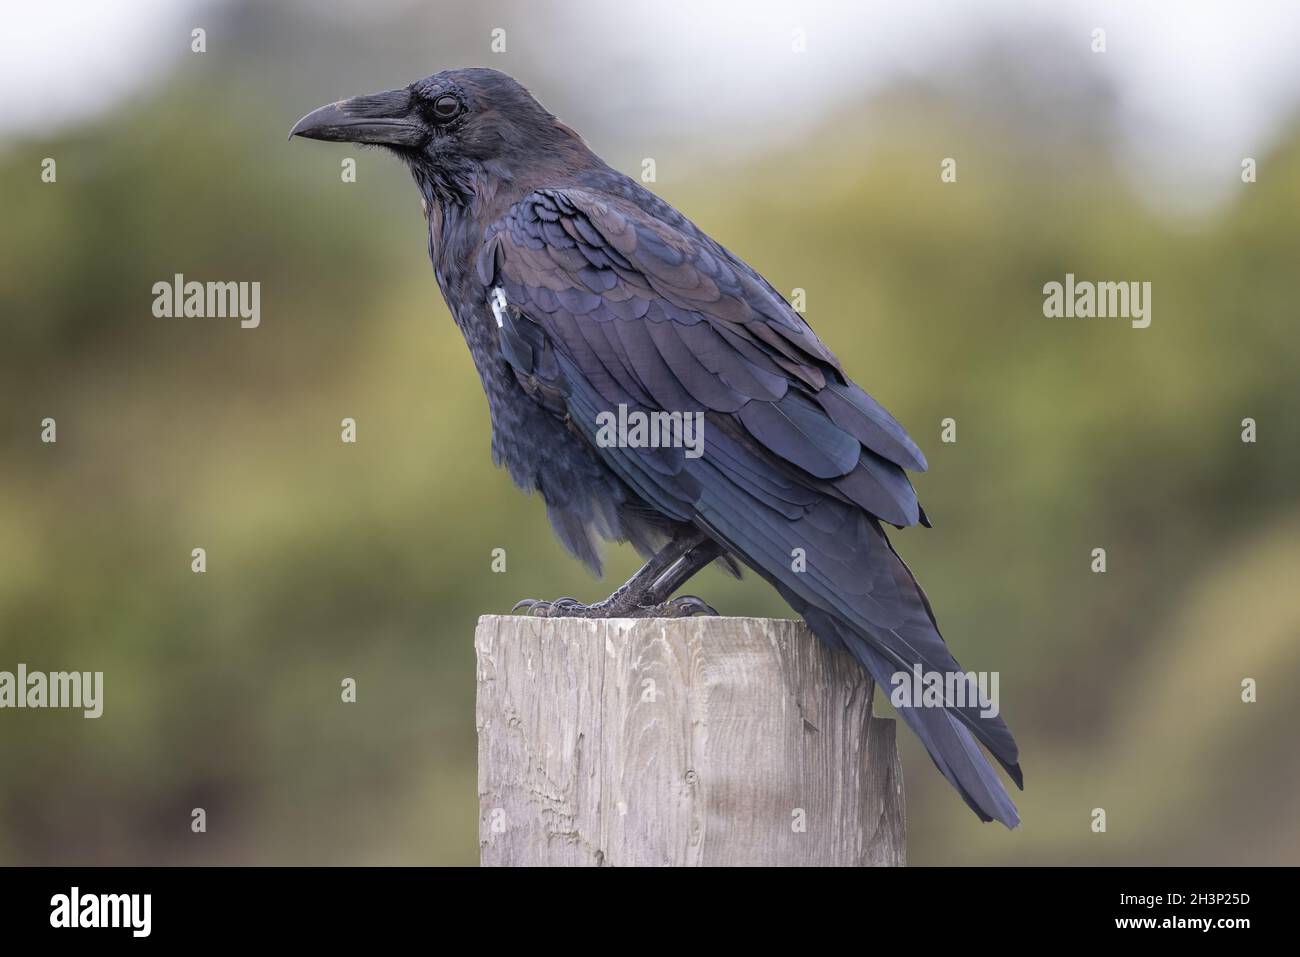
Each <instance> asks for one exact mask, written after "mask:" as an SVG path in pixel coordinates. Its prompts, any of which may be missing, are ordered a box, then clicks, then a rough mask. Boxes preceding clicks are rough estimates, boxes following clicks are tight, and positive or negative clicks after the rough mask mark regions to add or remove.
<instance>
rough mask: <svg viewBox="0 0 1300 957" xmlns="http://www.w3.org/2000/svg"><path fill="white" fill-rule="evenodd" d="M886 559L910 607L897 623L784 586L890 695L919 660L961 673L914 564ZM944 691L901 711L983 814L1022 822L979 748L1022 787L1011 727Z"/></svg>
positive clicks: (817, 629) (816, 627) (819, 631)
mask: <svg viewBox="0 0 1300 957" xmlns="http://www.w3.org/2000/svg"><path fill="white" fill-rule="evenodd" d="M881 534H882V537H883V532H882V533H881ZM876 560H880V559H879V558H877V559H876ZM884 560H886V561H890V562H893V563H896V565H895V567H894V568H893V569H892V571H893V578H894V579H895V581H896V582H897V583H898V585H899V586H900V588H899V593H900V594H901V595H902V596H903V597H904V598H905V599H906V600H907V602H906V603H907V604H908V605H910V606H912V607H911V608H909V612H910V613H909V614H907V615H905V616H904V617H903V619H902V623H901V624H900V625H898V626H896V627H894V628H889V629H881V628H875V627H867V626H865V625H864V624H863V623H861V622H859V623H851V622H850V621H849V620H847V617H846V616H845V615H843V614H842V611H841V610H833V611H832V610H827V609H825V608H822V607H818V606H815V605H812V604H810V603H809V602H808V601H807V600H806V599H805V598H802V597H801V596H799V595H797V594H795V593H794V592H793V591H791V590H789V589H788V588H786V587H782V586H780V585H778V588H779V589H780V591H781V592H782V594H783V596H784V597H785V599H786V601H788V602H790V604H791V606H792V607H794V608H795V610H796V611H798V612H799V613H800V614H801V615H803V617H804V620H805V621H807V622H808V625H809V627H811V628H812V630H813V633H814V634H816V635H817V637H818V638H820V639H821V640H822V641H825V642H826V643H827V644H829V645H831V646H832V647H836V648H842V649H844V650H845V651H847V652H848V653H849V654H851V655H852V656H853V657H854V658H855V659H856V660H857V661H858V662H859V663H860V664H861V665H862V666H863V667H864V668H865V669H866V670H867V671H868V672H869V673H870V675H871V677H872V679H873V680H874V681H875V682H876V684H877V685H878V686H879V687H880V688H881V689H884V690H885V692H886V693H888V689H890V688H891V687H893V686H894V683H895V676H896V675H899V674H900V673H903V674H905V675H907V676H908V677H909V678H910V677H911V676H912V674H913V673H914V669H915V668H916V667H918V666H919V667H920V668H921V669H922V670H923V671H925V672H939V673H941V674H944V675H948V674H952V675H957V674H960V673H961V671H960V666H959V665H958V664H957V662H956V660H955V659H954V658H953V657H952V655H951V654H950V653H949V652H948V649H947V647H946V646H945V645H944V643H943V639H942V637H941V636H940V635H939V630H938V627H937V625H936V624H935V620H934V614H933V612H932V611H931V609H930V605H929V602H928V600H927V599H926V597H925V594H924V593H923V592H922V591H921V588H920V586H919V585H918V584H917V583H916V580H915V579H914V578H913V577H912V574H911V572H910V570H908V568H907V566H906V565H905V564H904V563H903V561H902V559H901V558H899V557H898V555H897V553H895V552H894V551H893V549H892V547H891V548H889V549H888V552H887V556H886V557H885V559H884ZM945 688H946V686H945ZM942 694H943V700H942V703H941V704H926V703H923V702H910V703H902V704H900V703H899V702H898V701H895V703H894V704H895V709H896V710H897V711H898V713H899V714H900V715H901V716H902V718H903V720H904V721H905V722H907V725H908V727H910V728H911V729H912V731H913V732H915V734H916V736H917V737H918V738H920V739H921V742H922V743H923V744H924V745H925V749H926V751H928V752H929V753H930V757H931V759H932V760H933V761H934V763H935V765H936V767H938V769H939V771H940V772H941V773H942V774H943V776H944V777H945V778H947V779H948V781H949V783H951V784H952V786H953V787H954V788H956V789H957V792H958V793H959V794H960V795H961V796H962V799H963V800H964V801H965V802H966V804H967V805H968V806H969V807H970V809H971V810H972V811H974V812H975V813H976V814H977V815H978V816H979V818H980V819H981V820H983V821H999V822H1001V823H1002V824H1004V825H1006V826H1007V827H1008V828H1014V827H1016V826H1017V825H1018V824H1019V823H1020V815H1019V814H1018V813H1017V811H1016V806H1015V804H1014V803H1013V802H1012V800H1011V797H1010V795H1008V793H1007V790H1006V788H1005V787H1003V785H1002V781H1001V779H1000V778H999V777H998V774H997V772H996V771H995V770H994V769H993V767H992V765H991V764H990V763H989V761H988V759H987V758H986V757H985V755H984V752H983V751H982V750H981V748H980V744H981V743H982V744H983V745H984V747H986V748H987V749H988V751H989V753H990V754H992V755H993V757H995V758H996V759H997V760H998V762H999V763H1000V764H1001V765H1002V767H1003V768H1005V769H1006V771H1007V774H1008V775H1009V776H1010V777H1011V779H1012V780H1013V781H1014V782H1015V784H1016V786H1017V787H1018V788H1022V789H1023V787H1024V778H1023V775H1022V773H1021V770H1020V764H1019V753H1018V749H1017V747H1016V743H1015V740H1014V739H1013V738H1012V736H1011V730H1010V729H1009V728H1008V727H1007V725H1006V722H1005V721H1003V720H1002V718H1001V716H1000V715H996V714H994V715H984V714H982V713H981V710H980V705H979V704H978V703H977V702H972V701H969V700H967V701H966V702H961V701H955V700H952V699H950V698H948V697H947V692H946V690H945V691H944V692H943V693H942ZM977 742H978V743H977Z"/></svg>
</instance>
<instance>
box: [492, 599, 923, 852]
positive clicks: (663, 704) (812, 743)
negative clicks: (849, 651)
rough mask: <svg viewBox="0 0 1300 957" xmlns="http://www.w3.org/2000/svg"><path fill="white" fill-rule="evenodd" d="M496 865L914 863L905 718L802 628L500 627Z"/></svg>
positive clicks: (495, 708) (743, 623) (715, 624)
mask: <svg viewBox="0 0 1300 957" xmlns="http://www.w3.org/2000/svg"><path fill="white" fill-rule="evenodd" d="M474 644H475V649H476V650H477V653H478V706H477V725H478V790H479V851H480V857H481V861H482V863H483V864H485V865H602V864H604V865H617V866H624V865H663V864H668V865H865V864H870V865H891V864H903V863H905V855H904V814H903V776H902V768H901V766H900V765H899V761H898V754H897V752H896V751H895V748H894V722H893V721H890V720H887V719H881V718H877V717H874V716H873V715H872V713H871V698H872V691H873V688H874V685H873V683H872V682H871V680H870V678H868V677H867V675H866V674H865V673H864V672H863V671H862V669H861V668H860V667H858V666H857V665H856V664H854V662H853V661H852V660H851V659H850V658H848V657H847V656H846V655H843V654H840V653H836V652H831V651H828V650H827V649H826V648H825V647H823V646H822V644H821V643H820V642H818V641H817V640H816V639H815V638H814V637H813V636H812V634H811V633H810V632H809V631H808V629H807V628H806V627H805V626H804V625H803V624H802V623H799V622H793V621H775V620H769V619H762V618H687V619H675V620H672V619H614V620H608V621H586V620H583V619H578V618H563V619H555V620H546V619H540V618H527V617H522V616H521V617H501V616H492V615H488V616H484V617H483V618H481V619H479V624H478V629H477V631H476V632H475V636H474Z"/></svg>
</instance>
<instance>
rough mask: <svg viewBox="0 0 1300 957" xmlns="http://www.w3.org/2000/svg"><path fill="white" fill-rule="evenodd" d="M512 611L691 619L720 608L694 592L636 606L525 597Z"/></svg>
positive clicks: (538, 614) (542, 615) (561, 615)
mask: <svg viewBox="0 0 1300 957" xmlns="http://www.w3.org/2000/svg"><path fill="white" fill-rule="evenodd" d="M510 610H511V611H521V610H522V611H523V612H524V613H525V614H527V615H531V616H533V617H535V618H689V617H690V616H691V615H716V614H717V613H718V612H717V610H716V609H715V608H714V607H713V606H712V605H710V604H709V603H708V602H706V601H704V600H703V599H702V598H696V597H695V596H694V595H682V596H681V597H680V598H674V599H672V600H670V601H665V602H660V603H659V604H657V605H633V606H630V607H628V606H627V605H626V604H625V603H622V602H617V601H614V600H611V599H606V600H605V601H598V602H596V603H595V604H594V605H584V604H582V603H581V602H579V601H578V600H577V599H576V598H557V599H555V600H554V601H542V600H540V599H537V598H525V599H524V600H523V601H520V602H518V603H516V604H515V607H514V608H512V609H510Z"/></svg>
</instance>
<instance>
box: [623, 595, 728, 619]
mask: <svg viewBox="0 0 1300 957" xmlns="http://www.w3.org/2000/svg"><path fill="white" fill-rule="evenodd" d="M717 614H718V610H717V609H716V608H714V607H713V606H712V605H710V604H709V603H708V602H707V601H705V600H704V599H703V598H698V597H696V596H695V595H682V596H680V597H678V598H673V599H671V600H670V601H666V602H663V603H662V604H659V605H651V606H649V607H646V608H639V609H637V614H635V615H634V616H633V617H635V618H690V617H691V616H692V615H709V616H712V617H717Z"/></svg>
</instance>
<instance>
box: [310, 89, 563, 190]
mask: <svg viewBox="0 0 1300 957" xmlns="http://www.w3.org/2000/svg"><path fill="white" fill-rule="evenodd" d="M289 136H290V138H292V137H294V136H304V137H307V138H308V139H313V140H335V141H339V142H345V143H362V144H367V145H372V146H381V147H384V148H386V149H389V150H391V151H392V152H394V153H396V154H397V155H398V156H399V157H401V158H402V159H403V160H404V161H405V162H406V163H408V164H409V165H410V167H411V171H412V173H413V174H414V175H415V178H416V181H417V183H419V184H420V185H421V188H422V189H425V190H426V191H427V192H430V193H432V194H433V195H431V196H429V197H428V198H429V199H431V200H435V201H437V202H440V203H446V202H455V203H464V202H466V201H468V200H469V198H471V197H472V196H473V195H474V194H475V192H476V191H478V190H480V189H482V188H483V187H484V185H485V184H486V181H492V180H498V181H499V180H511V179H513V178H514V177H515V175H516V171H518V170H520V169H524V168H527V167H528V166H529V165H535V163H536V161H538V160H540V159H543V158H546V157H551V158H555V159H562V158H563V156H564V155H565V154H567V153H569V152H570V151H572V150H578V149H581V150H584V151H585V149H586V147H585V145H584V144H583V143H582V140H581V138H580V137H579V136H578V135H577V134H576V133H574V132H573V130H571V129H569V127H567V126H565V125H564V124H563V123H561V122H560V121H559V120H557V119H556V118H555V117H554V116H553V115H551V113H549V112H548V111H547V110H546V108H545V107H544V106H542V105H541V104H540V103H538V102H537V100H535V99H534V98H533V96H532V94H530V93H529V92H528V91H527V90H526V89H524V87H523V86H522V85H521V84H520V83H519V82H518V81H516V80H515V79H514V78H513V77H510V76H507V75H506V74H504V73H501V72H498V71H497V70H487V69H467V70H447V71H445V72H442V73H435V74H434V75H433V76H431V77H427V78H426V79H423V80H418V81H416V82H415V83H412V84H411V85H410V86H407V87H403V88H402V89H398V90H388V91H386V92H384V93H373V94H370V95H367V96H356V97H352V98H351V99H347V100H339V101H338V102H337V103H330V104H329V105H328V106H322V107H321V108H320V109H318V110H313V111H312V112H310V113H308V114H307V115H306V116H304V117H303V118H302V119H300V120H299V121H298V122H297V123H296V124H294V127H293V129H292V130H290V131H289Z"/></svg>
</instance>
